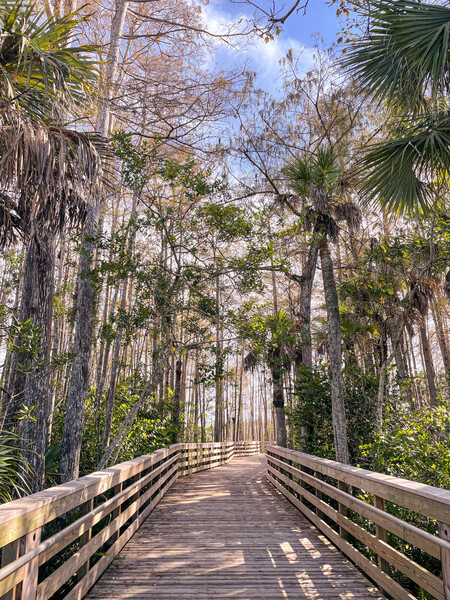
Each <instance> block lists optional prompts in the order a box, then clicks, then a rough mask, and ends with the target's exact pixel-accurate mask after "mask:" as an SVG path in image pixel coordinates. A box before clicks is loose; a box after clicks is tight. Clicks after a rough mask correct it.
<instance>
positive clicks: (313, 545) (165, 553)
mask: <svg viewBox="0 0 450 600" xmlns="http://www.w3.org/2000/svg"><path fill="white" fill-rule="evenodd" d="M265 469H266V464H265V459H264V457H261V456H249V457H241V458H235V459H233V461H232V462H230V463H229V464H227V465H225V466H222V467H218V468H216V469H212V470H208V471H203V472H201V473H197V474H195V475H191V476H189V477H185V478H182V479H179V480H178V481H177V482H176V483H175V485H174V486H173V487H172V488H171V490H170V491H169V493H168V494H167V495H166V496H165V497H164V498H163V499H162V501H161V502H160V504H158V506H157V507H156V508H155V510H154V511H153V512H152V513H151V515H150V516H149V518H148V519H147V521H146V522H145V523H144V524H143V525H142V526H141V527H140V529H139V530H138V531H137V532H136V533H135V535H134V536H133V537H132V538H131V540H130V541H129V542H128V544H127V545H126V546H125V548H124V549H123V550H122V552H121V553H120V554H119V556H118V557H117V558H116V559H115V560H114V562H113V563H112V565H111V566H110V567H109V568H108V569H107V571H106V572H105V573H104V575H103V576H102V577H101V579H100V580H99V581H98V582H97V584H96V585H95V586H94V587H93V588H92V590H91V591H90V593H89V594H88V596H87V598H89V599H90V600H119V599H120V600H124V599H127V600H147V599H148V600H150V599H154V600H156V599H157V600H168V599H173V600H196V599H198V600H216V599H233V600H278V599H280V600H282V599H288V600H289V599H291V600H294V599H295V600H301V599H304V598H308V599H310V600H321V599H324V600H325V599H328V600H331V599H343V600H350V599H351V600H363V599H369V598H377V599H378V600H381V599H382V598H383V596H381V594H380V592H379V590H377V589H375V588H374V587H373V586H372V585H371V583H370V582H369V581H368V580H367V579H366V578H365V577H364V576H363V575H362V574H361V573H360V572H359V571H358V570H357V569H356V568H355V567H354V566H353V565H352V564H351V563H350V562H349V561H347V560H346V559H345V558H344V557H343V556H342V554H340V553H339V552H338V550H336V549H335V547H334V546H333V545H332V544H330V542H328V541H327V540H326V539H325V538H324V537H323V536H322V535H320V534H319V533H318V531H317V530H316V529H315V528H314V527H312V526H311V524H310V523H309V522H308V521H307V520H306V519H305V518H304V517H303V516H302V515H301V514H300V513H299V511H298V510H297V509H296V508H294V507H293V506H292V505H291V504H290V503H289V502H288V501H287V500H286V499H285V498H284V497H283V496H282V495H281V494H280V493H279V492H278V491H277V490H276V489H275V488H274V487H273V486H272V485H270V483H268V482H267V480H266V477H265Z"/></svg>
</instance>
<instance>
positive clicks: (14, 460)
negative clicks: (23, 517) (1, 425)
mask: <svg viewBox="0 0 450 600" xmlns="http://www.w3.org/2000/svg"><path fill="white" fill-rule="evenodd" d="M19 442H20V438H18V437H17V436H15V435H14V434H12V433H9V432H6V431H2V430H1V429H0V503H2V502H10V501H11V500H14V499H16V498H18V497H19V496H21V495H24V494H28V493H29V488H28V483H27V474H29V473H30V468H29V466H28V465H27V463H26V461H25V459H24V458H23V456H22V454H21V452H20V450H19V448H18V444H19Z"/></svg>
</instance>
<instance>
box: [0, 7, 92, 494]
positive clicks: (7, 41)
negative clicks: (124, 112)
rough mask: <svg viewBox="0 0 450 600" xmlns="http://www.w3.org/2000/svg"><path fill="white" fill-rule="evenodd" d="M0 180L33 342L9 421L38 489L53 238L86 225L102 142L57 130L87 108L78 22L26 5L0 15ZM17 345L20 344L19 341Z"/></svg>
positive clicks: (18, 376)
mask: <svg viewBox="0 0 450 600" xmlns="http://www.w3.org/2000/svg"><path fill="white" fill-rule="evenodd" d="M0 19H1V28H2V31H3V35H2V39H1V52H0V61H1V62H0V67H1V69H2V81H1V83H0V96H1V99H2V103H3V107H2V112H1V115H0V118H1V120H2V128H1V131H0V156H1V158H0V178H1V180H2V182H3V185H4V189H5V192H4V193H3V195H2V198H1V212H2V222H1V225H2V227H1V236H0V238H1V240H2V242H3V245H4V246H5V245H7V244H10V243H11V242H13V241H14V240H15V238H16V236H20V237H22V238H23V239H24V240H25V244H26V254H25V262H24V272H23V292H22V299H21V305H20V316H19V319H20V321H21V322H22V323H26V322H27V321H30V322H31V323H32V325H33V326H35V327H36V328H37V330H38V331H39V335H40V346H41V348H40V351H39V352H37V354H36V356H34V357H31V356H27V353H22V354H17V355H16V360H15V365H14V369H13V377H12V379H11V384H10V388H9V390H8V393H9V394H10V396H11V397H14V402H11V403H10V411H11V416H12V417H14V413H15V409H16V408H17V406H18V403H20V402H23V404H24V406H25V407H26V408H27V409H28V410H29V411H30V417H29V418H27V419H25V420H24V422H23V430H22V445H23V453H24V457H25V459H26V460H27V462H28V463H29V465H30V466H31V468H32V470H33V472H34V477H33V483H32V486H31V487H32V489H33V491H37V490H39V489H41V488H42V486H43V482H44V455H45V447H46V437H47V421H48V418H49V413H50V401H49V376H50V372H49V367H50V365H49V361H50V350H51V329H52V312H53V286H54V282H53V277H54V268H55V251H56V243H57V239H58V235H59V234H60V233H61V232H62V231H63V229H64V227H65V226H66V225H68V224H70V225H76V224H79V223H81V222H82V221H83V220H84V217H85V213H86V202H87V198H88V197H89V195H90V194H93V193H95V189H96V186H97V185H98V183H99V180H100V178H101V169H102V167H101V159H100V155H99V152H98V148H99V147H100V144H99V141H98V140H96V138H95V137H93V136H89V135H87V134H85V133H77V132H75V131H71V130H70V129H68V128H66V127H63V126H62V125H61V121H62V119H63V118H64V116H65V114H66V111H68V110H71V109H73V108H75V107H76V106H77V105H81V104H83V103H85V102H86V99H87V94H88V90H89V85H90V84H91V83H92V82H93V81H94V80H95V69H94V62H93V59H94V53H93V52H94V49H93V48H92V47H90V46H76V45H73V46H71V47H69V46H68V41H69V39H71V38H72V37H73V35H74V32H75V31H76V27H77V26H78V20H77V19H76V18H75V17H73V16H70V17H61V18H50V19H48V18H46V17H45V14H44V13H42V12H40V11H38V10H37V8H36V6H35V5H34V4H33V3H23V2H17V3H10V4H4V5H2V8H1V11H0ZM19 343H20V340H19Z"/></svg>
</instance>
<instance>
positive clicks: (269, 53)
mask: <svg viewBox="0 0 450 600" xmlns="http://www.w3.org/2000/svg"><path fill="white" fill-rule="evenodd" d="M261 6H262V7H263V8H264V7H265V6H272V4H271V3H268V2H267V0H264V3H263V4H261ZM289 6H290V5H289V4H286V5H285V10H289ZM279 7H280V9H281V8H282V5H280V6H279ZM202 12H203V18H204V20H205V22H206V24H207V27H208V29H209V30H210V31H214V32H216V33H219V32H223V31H224V28H226V26H227V25H228V26H230V25H231V24H233V23H236V22H238V21H239V20H240V19H241V18H245V17H249V18H251V17H252V16H253V14H254V10H253V8H252V7H250V6H249V5H248V4H246V3H245V2H239V3H233V2H230V0H210V1H209V3H208V4H206V5H205V4H203V7H202ZM281 14H284V13H283V12H282V13H281ZM341 28H342V24H341V23H340V22H339V19H338V18H337V17H336V8H335V7H330V6H328V5H327V3H326V1H325V0H309V4H308V7H307V9H306V13H304V11H303V10H301V11H300V12H298V13H293V14H292V15H291V16H290V17H289V18H288V19H287V21H286V23H285V24H284V26H283V31H282V32H281V34H280V35H279V36H276V37H275V39H274V40H273V41H270V42H268V43H266V42H265V41H264V40H263V39H260V38H258V39H254V40H253V41H251V42H249V43H247V44H245V45H239V46H240V48H239V49H238V48H230V47H226V46H225V45H223V44H219V45H217V46H216V51H215V61H216V63H217V64H221V65H223V66H224V67H225V68H232V67H233V66H238V65H239V64H242V63H243V62H245V63H246V64H247V66H248V69H249V70H252V71H255V72H257V73H258V76H257V79H256V85H257V87H260V88H262V89H264V90H266V91H268V92H271V93H272V94H275V95H277V87H278V78H279V68H278V63H279V61H280V59H282V58H283V57H284V56H285V55H286V53H287V52H288V50H289V49H290V48H291V49H293V50H294V52H302V56H301V60H300V65H301V68H303V71H304V72H306V71H307V70H309V69H310V68H311V67H312V65H313V47H314V43H315V39H314V35H315V34H319V35H320V36H321V37H322V39H323V40H324V42H325V43H326V44H331V43H333V42H334V41H336V39H337V37H338V35H337V34H338V32H339V31H340V30H341Z"/></svg>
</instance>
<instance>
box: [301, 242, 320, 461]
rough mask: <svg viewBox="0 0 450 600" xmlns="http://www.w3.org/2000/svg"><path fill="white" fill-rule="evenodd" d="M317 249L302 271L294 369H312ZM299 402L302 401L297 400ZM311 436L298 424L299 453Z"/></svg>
mask: <svg viewBox="0 0 450 600" xmlns="http://www.w3.org/2000/svg"><path fill="white" fill-rule="evenodd" d="M318 254H319V249H318V246H317V244H313V245H311V246H310V247H309V251H308V258H307V260H306V262H305V265H304V266H303V269H302V286H301V290H300V302H299V319H300V332H301V335H302V346H301V356H299V357H298V359H297V360H296V367H297V369H299V366H300V365H301V364H302V365H304V366H305V367H307V368H308V369H312V344H311V296H312V290H313V285H314V276H315V273H316V267H317V258H318ZM296 381H297V382H300V381H301V376H298V377H296ZM299 402H302V399H301V398H299ZM311 435H312V427H311V424H310V423H301V424H300V451H301V452H306V450H307V448H306V443H305V442H306V441H307V440H308V439H309V438H310V437H311Z"/></svg>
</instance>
